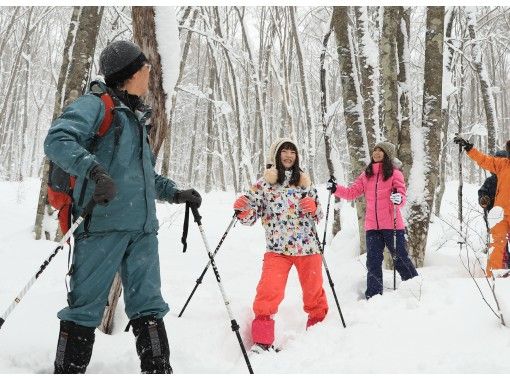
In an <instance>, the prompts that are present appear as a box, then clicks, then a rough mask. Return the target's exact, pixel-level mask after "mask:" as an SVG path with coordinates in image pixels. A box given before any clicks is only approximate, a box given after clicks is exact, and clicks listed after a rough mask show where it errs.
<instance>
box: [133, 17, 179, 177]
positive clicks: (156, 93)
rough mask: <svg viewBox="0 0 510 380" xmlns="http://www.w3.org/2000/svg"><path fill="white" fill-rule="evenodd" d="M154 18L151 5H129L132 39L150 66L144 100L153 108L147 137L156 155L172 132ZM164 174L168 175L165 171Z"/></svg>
mask: <svg viewBox="0 0 510 380" xmlns="http://www.w3.org/2000/svg"><path fill="white" fill-rule="evenodd" d="M155 17H156V14H155V9H154V7H133V8H132V19H133V39H134V41H135V43H136V44H138V45H139V46H140V48H141V49H142V51H143V52H144V53H145V55H146V57H147V59H148V60H149V62H150V63H151V65H152V69H151V74H150V77H149V94H148V95H147V102H148V103H149V104H150V105H151V107H152V115H151V124H152V128H151V130H150V133H149V140H150V142H151V146H152V151H153V153H154V155H155V156H156V157H157V156H158V154H159V151H160V149H161V146H162V145H163V142H164V140H165V139H166V138H167V139H169V140H170V138H171V135H170V131H169V129H168V117H167V112H166V98H167V94H166V92H165V89H164V88H163V68H162V66H161V56H160V55H159V50H158V49H159V47H158V39H157V36H156V22H155ZM164 171H165V170H164ZM167 171H168V170H166V172H167ZM164 175H168V173H164Z"/></svg>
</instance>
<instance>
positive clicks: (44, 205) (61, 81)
mask: <svg viewBox="0 0 510 380" xmlns="http://www.w3.org/2000/svg"><path fill="white" fill-rule="evenodd" d="M85 8H90V7H85ZM84 11H85V10H83V11H82V8H81V7H74V8H73V13H72V15H71V22H70V24H69V30H68V32H67V38H66V42H65V46H64V52H63V60H62V65H61V67H60V75H59V77H58V84H57V91H56V93H55V104H54V107H53V119H55V118H56V117H57V116H58V115H59V114H60V113H61V112H62V109H63V106H64V103H68V101H67V96H69V93H70V92H71V90H72V89H75V92H76V93H81V92H82V91H83V87H82V86H83V83H86V82H87V79H88V67H87V69H86V70H79V72H80V73H82V75H83V73H85V74H84V76H82V77H79V76H78V75H70V73H73V72H78V63H79V58H80V53H81V52H79V49H80V48H82V49H85V48H88V50H86V51H84V52H83V53H84V58H85V59H86V61H87V62H89V59H88V57H91V56H92V55H93V51H94V47H95V37H93V36H89V34H88V32H87V31H85V30H84V27H85V23H84V24H83V25H82V23H81V16H82V14H83V12H84ZM77 25H79V28H78V29H77V30H76V26H77ZM98 28H99V23H97V21H96V27H95V29H96V36H97V31H98V30H97V29H98ZM84 37H85V39H86V38H90V39H91V40H93V41H94V46H91V45H85V46H83V44H80V45H78V44H77V41H78V39H79V40H81V41H83V40H84ZM87 53H88V56H87ZM70 57H72V58H71V59H69V58H70ZM90 61H91V60H90ZM48 170H49V162H48V160H47V159H46V158H45V159H44V163H43V171H42V177H41V189H40V191H39V201H38V204H37V213H36V219H35V226H34V232H35V239H36V240H39V239H41V236H42V234H43V230H42V226H43V220H44V217H45V215H46V213H45V210H46V209H49V208H50V207H49V206H48V195H47V191H48V189H47V187H48V182H47V179H48ZM44 234H45V238H46V239H50V231H44Z"/></svg>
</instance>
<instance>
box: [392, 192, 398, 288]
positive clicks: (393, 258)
mask: <svg viewBox="0 0 510 380" xmlns="http://www.w3.org/2000/svg"><path fill="white" fill-rule="evenodd" d="M396 192H397V189H393V193H396ZM395 257H397V205H396V204H393V253H392V255H391V258H392V260H393V290H397V267H396V266H395Z"/></svg>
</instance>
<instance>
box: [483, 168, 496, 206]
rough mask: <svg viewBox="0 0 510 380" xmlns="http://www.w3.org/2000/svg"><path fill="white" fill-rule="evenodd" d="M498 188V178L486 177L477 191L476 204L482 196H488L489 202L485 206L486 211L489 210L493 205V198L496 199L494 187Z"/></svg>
mask: <svg viewBox="0 0 510 380" xmlns="http://www.w3.org/2000/svg"><path fill="white" fill-rule="evenodd" d="M497 186H498V177H496V175H494V174H492V175H491V176H490V177H488V178H487V179H486V180H485V182H484V183H483V185H482V186H481V187H480V188H479V189H478V203H480V199H481V198H482V197H483V196H488V197H489V198H490V202H489V204H488V205H487V209H488V210H490V209H491V208H492V207H493V205H494V198H495V197H496V187H497Z"/></svg>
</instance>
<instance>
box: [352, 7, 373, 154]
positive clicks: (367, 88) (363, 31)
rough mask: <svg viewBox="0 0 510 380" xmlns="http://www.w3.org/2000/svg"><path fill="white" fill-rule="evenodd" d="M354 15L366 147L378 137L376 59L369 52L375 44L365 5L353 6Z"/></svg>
mask: <svg viewBox="0 0 510 380" xmlns="http://www.w3.org/2000/svg"><path fill="white" fill-rule="evenodd" d="M354 10H355V15H356V36H357V38H358V45H359V67H360V74H361V86H360V89H361V97H362V98H363V119H364V121H365V130H366V133H367V143H368V147H369V148H371V147H373V146H375V144H376V142H377V140H378V137H377V136H376V134H377V132H376V129H377V130H379V118H378V116H377V113H376V111H377V109H376V107H375V104H376V103H375V96H377V91H376V89H375V88H374V80H373V77H374V67H375V65H376V64H377V61H376V60H375V59H374V57H371V56H370V54H373V52H372V51H370V47H371V46H372V45H375V43H374V41H372V40H371V37H370V34H369V32H368V30H367V26H368V16H367V7H354Z"/></svg>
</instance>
